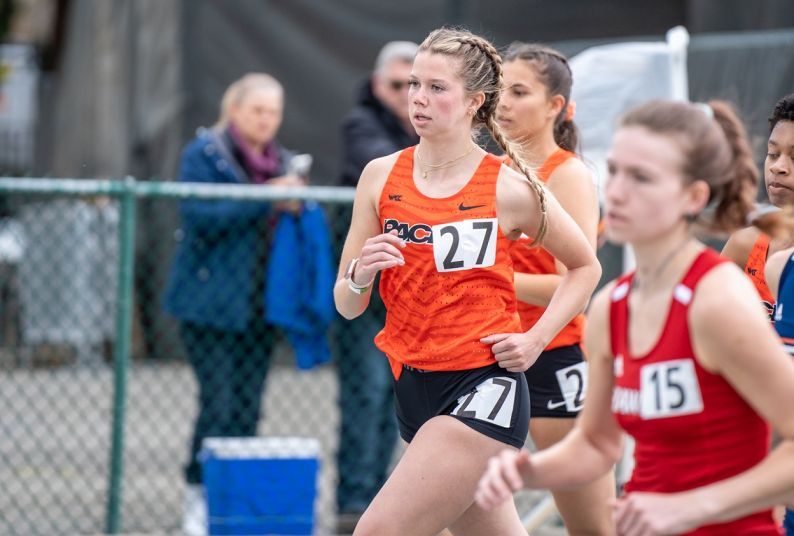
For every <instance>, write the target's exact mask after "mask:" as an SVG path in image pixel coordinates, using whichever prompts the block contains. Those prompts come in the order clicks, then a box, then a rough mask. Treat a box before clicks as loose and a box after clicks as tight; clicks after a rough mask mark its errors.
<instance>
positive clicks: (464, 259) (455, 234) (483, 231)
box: [433, 218, 498, 272]
mask: <svg viewBox="0 0 794 536" xmlns="http://www.w3.org/2000/svg"><path fill="white" fill-rule="evenodd" d="M497 225H498V224H497V220H496V218H488V219H479V220H463V221H457V222H452V223H442V224H439V225H434V226H433V257H434V258H435V261H436V269H437V270H438V271H439V272H457V271H459V270H471V269H472V268H485V267H488V266H493V264H494V262H495V261H496V235H497V227H496V226H497Z"/></svg>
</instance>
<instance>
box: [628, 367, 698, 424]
mask: <svg viewBox="0 0 794 536" xmlns="http://www.w3.org/2000/svg"><path fill="white" fill-rule="evenodd" d="M701 411H703V397H702V396H701V394H700V385H699V384H698V378H697V374H696V373H695V364H694V362H693V361H692V360H691V359H676V360H673V361H664V362H662V363H654V364H652V365H645V366H644V367H642V368H641V369H640V417H642V418H643V419H661V418H664V417H677V416H679V415H691V414H694V413H700V412H701Z"/></svg>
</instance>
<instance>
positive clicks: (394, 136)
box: [336, 41, 419, 533]
mask: <svg viewBox="0 0 794 536" xmlns="http://www.w3.org/2000/svg"><path fill="white" fill-rule="evenodd" d="M416 50H417V45H416V44H415V43H411V42H407V41H393V42H390V43H387V44H386V45H385V46H384V47H383V48H382V49H381V51H380V53H379V54H378V57H377V60H376V62H375V69H374V72H373V73H372V76H371V77H370V79H369V80H367V81H366V82H365V83H363V84H362V87H361V89H360V93H359V98H358V103H357V104H356V106H355V107H354V108H353V109H352V110H351V111H350V112H349V113H348V114H347V116H346V117H345V119H344V121H343V123H342V147H343V160H342V174H341V179H340V183H341V184H342V185H344V186H355V185H356V184H357V183H358V179H359V176H360V175H361V172H362V170H363V169H364V166H365V165H366V164H367V163H368V162H369V161H370V160H372V159H374V158H378V157H381V156H386V155H388V154H391V153H394V152H396V151H399V150H401V149H404V148H405V147H408V146H411V145H414V144H416V143H417V142H418V141H419V138H418V137H417V136H416V132H415V131H414V129H413V127H412V126H411V123H410V120H409V117H408V79H409V76H410V74H411V65H412V63H413V59H414V56H415V55H416ZM348 217H349V215H348ZM384 316H385V309H384V307H383V304H382V302H380V300H378V302H377V303H375V300H374V299H373V303H371V304H370V307H369V309H368V310H367V312H366V313H364V314H363V315H362V316H360V317H359V318H357V319H356V320H355V321H353V322H344V323H342V324H341V325H340V327H339V330H340V343H339V345H340V351H341V356H340V358H339V363H338V367H337V370H338V372H339V397H340V409H341V430H340V439H339V451H338V453H337V463H338V468H339V484H338V487H337V491H336V499H337V507H338V512H339V516H338V519H337V531H338V532H339V533H346V532H352V529H353V528H354V527H355V524H356V522H357V521H358V518H359V517H360V516H361V514H362V513H363V512H364V510H365V509H366V508H367V506H368V505H369V503H370V502H371V501H372V499H373V497H375V495H376V494H377V492H378V490H379V489H380V487H381V486H382V485H383V483H384V482H385V480H386V477H387V476H388V474H387V471H388V469H389V464H390V462H391V458H392V454H393V452H394V447H395V444H396V440H397V427H396V423H395V420H394V402H393V394H392V376H391V371H390V369H389V364H388V361H387V359H386V356H384V355H383V353H382V352H380V351H379V350H378V349H377V348H376V347H375V344H374V342H373V339H374V338H375V335H376V334H377V333H378V331H379V330H380V328H381V326H383V317H384Z"/></svg>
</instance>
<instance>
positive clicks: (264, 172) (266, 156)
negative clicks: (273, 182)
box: [229, 123, 279, 184]
mask: <svg viewBox="0 0 794 536" xmlns="http://www.w3.org/2000/svg"><path fill="white" fill-rule="evenodd" d="M229 136H230V137H231V138H232V141H233V142H234V145H235V146H236V147H237V149H238V150H239V151H240V154H241V155H242V162H240V163H241V164H242V165H243V168H245V170H246V171H247V172H248V174H249V176H250V177H251V183H253V184H262V183H263V182H266V181H267V180H268V179H271V178H273V177H274V176H275V175H276V173H277V172H278V168H279V160H278V148H277V147H276V144H275V142H273V141H270V142H268V144H267V145H265V147H264V148H263V149H262V152H261V153H257V152H255V151H252V150H251V149H250V147H249V146H248V144H246V143H245V141H244V140H243V137H242V136H241V135H240V133H239V132H238V131H237V129H236V128H235V126H234V125H233V124H231V123H229Z"/></svg>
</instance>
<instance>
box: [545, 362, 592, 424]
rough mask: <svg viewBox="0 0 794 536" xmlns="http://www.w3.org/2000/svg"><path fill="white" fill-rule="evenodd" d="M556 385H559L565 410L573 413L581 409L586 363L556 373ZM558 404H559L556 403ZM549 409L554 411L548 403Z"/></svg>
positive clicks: (585, 381) (585, 389) (585, 392)
mask: <svg viewBox="0 0 794 536" xmlns="http://www.w3.org/2000/svg"><path fill="white" fill-rule="evenodd" d="M556 374H557V383H559V384H560V393H562V399H563V401H565V409H567V410H568V411H569V412H571V413H575V412H577V411H579V410H581V409H582V406H583V405H584V397H585V395H586V394H587V362H586V361H582V362H581V363H577V364H575V365H571V366H570V367H565V368H564V369H560V370H558V371H557V372H556ZM557 404H559V403H557ZM548 405H549V409H554V408H553V407H552V406H555V404H554V403H552V401H551V400H550V401H549V404H548Z"/></svg>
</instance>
